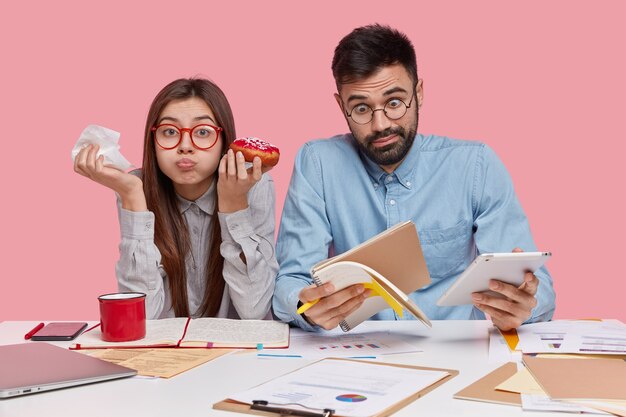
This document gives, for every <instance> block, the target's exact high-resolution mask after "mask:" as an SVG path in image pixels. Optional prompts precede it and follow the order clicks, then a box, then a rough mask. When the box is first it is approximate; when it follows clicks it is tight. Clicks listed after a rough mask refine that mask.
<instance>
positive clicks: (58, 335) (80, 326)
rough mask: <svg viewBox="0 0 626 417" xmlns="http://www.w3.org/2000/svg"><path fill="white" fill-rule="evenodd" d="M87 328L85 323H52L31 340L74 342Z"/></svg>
mask: <svg viewBox="0 0 626 417" xmlns="http://www.w3.org/2000/svg"><path fill="white" fill-rule="evenodd" d="M86 327H87V323H84V322H66V323H63V322H52V323H48V324H46V325H45V326H44V327H43V328H42V329H41V330H39V331H38V332H37V333H35V334H34V335H33V337H32V338H31V340H51V341H52V340H74V338H76V336H78V335H79V334H81V333H82V332H83V330H85V328H86Z"/></svg>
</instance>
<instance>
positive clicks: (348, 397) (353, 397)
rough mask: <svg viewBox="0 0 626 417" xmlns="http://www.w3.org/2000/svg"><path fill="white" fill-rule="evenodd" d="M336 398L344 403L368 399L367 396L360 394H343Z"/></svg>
mask: <svg viewBox="0 0 626 417" xmlns="http://www.w3.org/2000/svg"><path fill="white" fill-rule="evenodd" d="M335 399H336V400H338V401H342V402H344V403H360V402H361V401H365V400H367V397H366V396H365V395H360V394H341V395H338V396H337V397H336V398H335Z"/></svg>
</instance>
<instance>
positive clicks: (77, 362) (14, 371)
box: [0, 342, 137, 398]
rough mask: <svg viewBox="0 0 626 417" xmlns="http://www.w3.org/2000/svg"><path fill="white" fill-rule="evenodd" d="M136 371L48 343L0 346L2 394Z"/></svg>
mask: <svg viewBox="0 0 626 417" xmlns="http://www.w3.org/2000/svg"><path fill="white" fill-rule="evenodd" d="M136 374H137V371H135V370H134V369H129V368H126V367H123V366H120V365H116V364H113V363H110V362H106V361H103V360H101V359H98V358H92V357H91V356H87V355H85V354H82V353H78V352H73V351H71V350H68V349H66V348H61V347H58V346H55V345H51V344H49V343H43V342H29V343H20V344H17V345H4V346H0V398H10V397H15V396H18V395H24V394H33V393H37V392H43V391H50V390H53V389H58V388H67V387H73V386H76V385H84V384H91V383H93V382H100V381H107V380H110V379H117V378H124V377H129V376H133V375H136Z"/></svg>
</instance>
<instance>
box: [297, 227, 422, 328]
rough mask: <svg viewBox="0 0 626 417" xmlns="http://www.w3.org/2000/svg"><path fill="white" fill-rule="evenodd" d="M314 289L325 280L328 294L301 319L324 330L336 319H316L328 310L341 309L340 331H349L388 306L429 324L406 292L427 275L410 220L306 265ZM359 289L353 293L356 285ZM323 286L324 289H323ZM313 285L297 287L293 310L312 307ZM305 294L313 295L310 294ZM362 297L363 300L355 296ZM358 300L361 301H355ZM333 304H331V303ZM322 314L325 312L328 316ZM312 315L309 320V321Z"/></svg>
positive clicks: (316, 299) (300, 312) (419, 286)
mask: <svg viewBox="0 0 626 417" xmlns="http://www.w3.org/2000/svg"><path fill="white" fill-rule="evenodd" d="M311 276H312V277H313V280H314V282H315V285H317V287H322V286H324V284H326V283H331V284H332V287H333V288H334V292H333V293H332V294H328V293H326V294H325V295H327V296H328V297H327V298H324V299H325V303H323V306H322V307H321V308H320V306H319V305H318V307H316V308H315V309H314V310H313V312H315V314H311V315H309V316H308V317H307V318H308V319H309V320H310V321H313V322H315V323H314V324H319V325H320V326H322V327H324V328H333V327H335V326H336V325H337V322H338V321H339V319H336V318H335V319H331V320H328V321H326V320H316V318H317V317H320V315H319V313H320V312H321V314H322V315H324V314H326V313H328V314H332V313H331V310H332V309H338V310H339V311H341V310H342V309H343V311H347V313H345V317H344V316H342V315H339V317H340V319H341V321H340V322H339V325H340V326H341V328H342V330H344V331H349V330H351V329H353V328H354V327H356V326H357V325H359V324H360V323H361V322H363V321H364V320H367V319H369V318H370V317H371V316H373V315H374V314H376V313H378V312H379V311H381V310H384V309H386V308H389V307H391V308H392V309H393V310H394V311H395V312H396V314H397V315H398V316H400V317H402V316H403V314H404V310H406V311H408V312H409V313H410V314H412V315H413V316H415V317H416V318H417V319H419V320H421V321H422V322H423V323H424V324H426V325H428V326H430V321H429V320H428V318H427V317H426V315H425V314H424V313H423V312H422V311H421V310H420V309H419V307H418V306H417V305H415V303H413V301H412V300H411V299H410V298H409V297H408V296H407V294H409V293H411V292H413V291H415V290H417V289H418V288H421V287H423V286H424V285H427V284H428V283H430V275H429V274H428V269H427V267H426V262H425V260H424V256H423V254H422V249H421V246H420V243H419V238H418V236H417V231H416V229H415V225H414V224H413V223H412V222H405V223H401V224H398V225H396V226H394V227H392V228H391V229H388V230H385V231H384V232H382V233H380V234H378V235H376V236H374V237H373V238H371V239H370V240H368V241H366V242H364V243H362V244H361V245H359V246H357V247H355V248H353V249H352V250H350V251H348V252H345V253H343V254H341V255H338V256H336V257H334V258H330V259H327V260H324V261H323V262H320V263H318V264H317V265H315V266H314V267H313V268H312V269H311ZM356 284H360V285H362V286H363V290H364V291H365V292H363V293H358V288H359V287H358V286H357V287H353V286H354V285H356ZM324 288H326V287H324ZM318 293H324V291H320V290H318V289H316V288H307V289H305V290H303V291H302V292H301V293H300V295H301V300H302V301H303V302H305V303H304V304H303V305H302V306H300V308H299V309H298V314H303V313H304V312H306V311H307V310H309V308H312V307H313V306H315V305H317V304H318V302H319V300H320V298H317V294H318ZM311 294H316V295H314V296H312V297H311V296H310V295H311ZM364 296H365V297H366V298H365V299H363V298H360V297H364ZM361 301H362V303H361ZM335 304H336V305H335ZM328 314H326V315H328ZM311 318H313V320H311Z"/></svg>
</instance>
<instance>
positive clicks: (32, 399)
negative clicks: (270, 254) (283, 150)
mask: <svg viewBox="0 0 626 417" xmlns="http://www.w3.org/2000/svg"><path fill="white" fill-rule="evenodd" d="M36 324H37V322H26V321H23V322H15V321H14V322H3V323H0V344H13V343H23V342H24V334H25V333H27V332H28V331H29V330H30V329H32V328H33V327H34V326H35V325H36ZM361 326H367V328H369V329H371V330H372V331H375V330H388V329H390V328H393V329H396V330H397V332H398V333H402V334H405V335H409V336H410V337H411V339H410V341H411V342H412V343H414V344H416V345H418V346H419V347H420V348H421V349H423V350H424V351H423V352H421V353H412V354H402V355H391V356H388V357H379V359H377V360H383V361H386V362H392V363H405V364H411V365H421V366H430V367H438V368H449V369H457V370H459V371H460V374H459V375H458V376H456V377H454V378H452V380H450V381H448V382H446V383H445V384H443V385H442V386H440V387H438V388H436V389H435V390H434V391H432V392H430V393H428V394H427V395H426V396H424V397H423V398H420V399H418V400H417V401H415V402H413V403H412V404H410V405H408V406H407V407H405V408H403V409H402V410H400V411H399V412H398V413H396V414H395V415H396V416H412V417H413V416H418V415H420V416H429V417H430V416H454V417H458V416H484V417H488V416H494V417H502V416H518V415H531V416H535V417H547V416H554V417H557V416H558V417H563V416H564V415H567V414H563V413H542V412H527V413H524V412H522V409H521V408H520V407H514V406H506V405H496V404H488V403H483V402H476V401H467V400H457V399H454V398H452V396H453V394H454V393H456V392H458V391H459V390H461V389H462V388H464V387H466V386H467V385H469V384H471V383H472V382H474V381H475V380H477V379H478V378H480V377H482V376H483V375H485V374H487V373H488V372H491V371H492V370H493V369H495V368H497V367H498V366H500V365H499V364H489V363H488V344H489V337H488V329H489V328H490V327H491V322H490V321H434V322H433V328H432V329H427V328H426V327H424V326H423V325H422V324H421V323H419V322H416V321H401V322H381V321H370V322H365V323H363V324H361ZM361 326H359V328H361ZM32 343H37V342H32ZM70 343H71V342H57V343H56V344H57V345H59V346H69V344H70ZM380 358H382V359H380ZM306 363H308V361H307V360H306V359H298V358H280V359H277V358H271V359H264V358H257V357H256V352H254V351H251V352H249V353H248V352H246V353H243V354H240V353H236V354H232V355H226V356H223V357H220V358H217V359H215V360H213V361H211V362H208V363H206V364H204V365H201V366H199V367H197V368H194V369H192V370H190V371H187V372H185V373H183V374H180V375H178V376H175V377H174V378H171V379H146V378H141V377H133V378H126V379H121V380H117V381H109V382H102V383H97V384H92V385H86V386H80V387H74V388H68V389H62V390H57V391H50V392H45V393H40V394H33V395H26V396H23V397H16V398H11V399H4V400H0V417H14V416H15V417H17V416H20V417H29V416H64V417H69V416H90V417H98V416H106V417H125V416H150V417H158V416H167V417H171V416H183V415H184V416H190V417H191V416H203V417H205V416H213V415H215V416H234V415H245V414H235V413H231V412H225V411H216V410H213V409H212V408H211V407H212V405H213V404H214V403H216V402H218V401H220V400H223V399H225V398H227V397H228V396H229V395H230V394H233V393H235V392H238V391H241V390H244V389H247V388H250V387H252V386H255V385H258V384H260V383H262V382H264V381H266V380H268V379H271V378H274V377H277V376H279V375H282V374H284V373H286V372H290V371H292V370H294V369H297V368H299V367H301V366H303V365H305V364H306ZM0 372H2V370H0Z"/></svg>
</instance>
